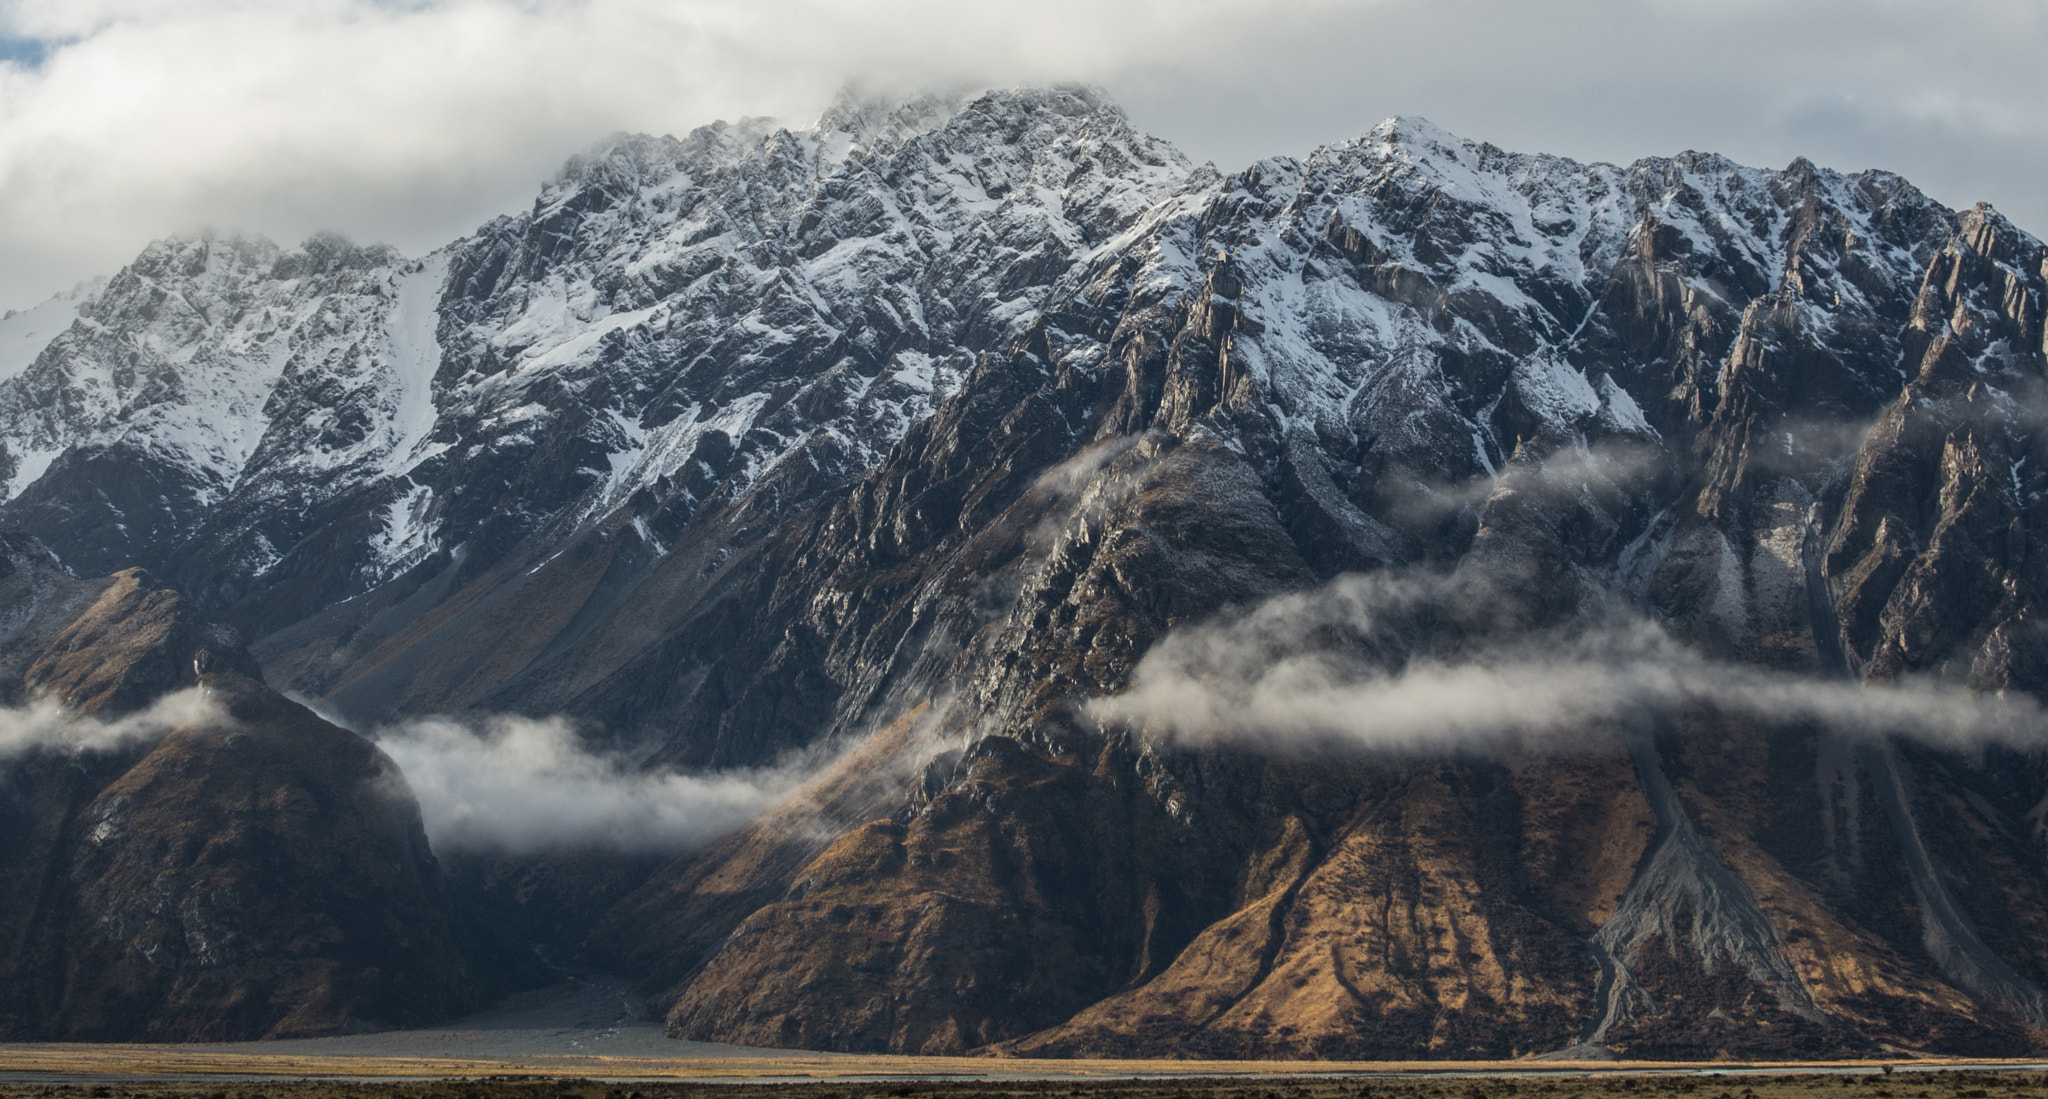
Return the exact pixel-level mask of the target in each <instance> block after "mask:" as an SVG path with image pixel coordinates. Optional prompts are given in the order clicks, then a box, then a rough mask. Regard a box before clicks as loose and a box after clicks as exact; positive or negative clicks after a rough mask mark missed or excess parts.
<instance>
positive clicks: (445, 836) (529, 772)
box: [372, 716, 817, 854]
mask: <svg viewBox="0 0 2048 1099" xmlns="http://www.w3.org/2000/svg"><path fill="white" fill-rule="evenodd" d="M372 739H374V740H375V741H376V742H377V746H378V747H380V748H382V749H383V750H384V752H385V753H386V754H387V755H389V756H390V757H391V758H392V760H393V761H394V762H396V763H397V764H398V767H399V770H400V771H401V772H403V774H404V781H405V784H406V785H407V786H408V787H410V789H411V792H412V795H413V796H414V797H415V798H416V799H418V801H419V805H420V813H421V816H422V818H423V819H424V822H425V824H426V829H427V837H428V839H429V840H430V841H431V842H432V843H433V845H434V847H435V849H436V850H440V851H458V850H467V851H504V852H511V853H514V854H525V853H531V852H535V851H545V850H571V849H577V848H604V849H610V850H624V851H659V850H678V849H683V848H688V847H692V846H695V845H698V844H701V843H704V842H706V841H708V840H711V839H714V838H716V837H717V836H720V835H722V834H724V833H726V832H729V831H732V830H733V829H735V828H738V827H740V826H741V825H744V824H746V823H747V822H748V821H750V820H752V819H754V818H755V817H756V816H758V815H760V814H761V813H762V812H763V811H764V810H766V809H768V808H769V807H770V806H771V805H773V804H775V803H776V802H777V801H778V800H779V799H781V798H783V797H785V796H787V795H789V794H791V793H792V792H794V791H796V790H797V789H798V788H799V787H800V786H802V785H803V783H804V781H805V780H806V779H808V778H809V777H810V776H811V775H812V774H814V773H815V772H816V769H817V761H814V760H800V761H792V762H790V763H788V764H786V765H784V766H780V767H767V768H759V769H753V770H744V771H725V772H718V773H713V774H703V775H688V774H677V773H674V772H646V771H641V770H638V769H637V768H635V767H633V766H632V765H631V763H630V762H629V761H628V760H626V759H624V758H621V757H619V756H615V755H610V754H606V753H603V752H600V751H596V750H593V749H592V748H590V747H588V746H587V745H586V744H585V743H584V742H583V741H582V740H581V739H580V738H578V737H577V735H576V731H575V728H574V726H573V725H572V724H571V723H570V722H569V721H568V720H566V719H563V718H525V717H514V716H491V717H479V718H469V719H457V718H452V717H429V718H420V719H417V720H413V721H407V722H403V723H400V724H396V725H392V726H389V727H386V728H383V729H380V730H378V731H377V732H376V733H375V734H374V736H373V738H372Z"/></svg>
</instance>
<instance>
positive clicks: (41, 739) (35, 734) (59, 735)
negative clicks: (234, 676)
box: [0, 687, 226, 762]
mask: <svg viewBox="0 0 2048 1099" xmlns="http://www.w3.org/2000/svg"><path fill="white" fill-rule="evenodd" d="M225 720H226V715H225V712H224V711H223V710H222V709H221V707H220V705H219V703H217V702H215V701H214V700H213V699H212V698H211V697H209V696H208V694H207V693H206V690H205V689H204V688H202V687H192V688H188V689H186V690H182V691H177V692H174V693H172V694H168V695H165V696H163V697H162V698H160V699H157V700H156V702H155V703H154V704H153V705H151V706H150V707H149V708H148V709H146V710H141V711H138V712H136V713H132V714H128V715H126V716H123V717H118V718H114V719H112V720H105V721H103V720H101V719H99V718H96V717H89V716H84V715H81V714H78V713H75V712H73V711H71V710H69V709H67V708H65V707H64V706H62V705H60V704H58V703H57V702H55V701H53V700H47V699H46V700H42V701H39V702H34V703H31V704H29V705H27V706H24V707H18V708H5V709H0V762H6V761H8V760H11V759H14V758H15V757H18V756H22V755H27V754H29V753H31V752H36V751H51V752H62V753H65V754H69V755H77V754H80V753H85V752H107V751H114V750H116V749H120V748H125V747H127V746H129V745H131V744H140V743H142V742H144V741H149V740H155V739H157V738H160V737H162V736H163V735H164V734H166V733H168V732H170V731H171V730H173V729H177V728H180V727H183V726H187V725H200V724H208V723H219V722H222V721H225Z"/></svg>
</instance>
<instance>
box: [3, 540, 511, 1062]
mask: <svg viewBox="0 0 2048 1099" xmlns="http://www.w3.org/2000/svg"><path fill="white" fill-rule="evenodd" d="M0 569H4V573H0V585H4V586H5V588H6V589H7V593H8V597H9V598H8V602H9V605H10V607H11V608H12V613H10V615H9V617H8V621H7V623H6V628H5V632H4V634H0V691H4V692H5V696H6V700H7V701H8V702H10V703H16V704H19V703H22V702H26V701H28V700H31V699H33V700H37V701H39V702H41V703H42V704H43V706H44V707H45V709H42V710H37V709H27V710H23V709H16V710H13V711H10V712H9V713H8V715H7V717H6V720H7V722H8V724H9V726H11V727H10V728H8V729H7V733H8V735H7V736H6V737H5V738H4V739H0V791H4V799H0V821H4V822H5V827H6V833H7V835H9V836H10V838H11V842H10V843H8V844H7V845H6V848H5V850H4V851H0V880H4V881H5V882H6V889H5V890H4V895H5V899H4V900H0V926H4V927H6V929H7V935H6V940H5V942H6V947H7V949H6V952H5V953H4V954H0V974H4V980H0V987H4V988H5V990H6V991H5V992H4V993H0V1033H6V1034H8V1035H10V1036H14V1037H33V1038H49V1039H72V1040H77V1039H99V1040H106V1039H121V1038H126V1039H135V1038H145V1039H153V1040H159V1041H161V1040H204V1039H216V1040H217V1039H221V1038H242V1037H255V1036H271V1037H288V1036H302V1035H316V1034H328V1033H338V1032H342V1031H349V1030H361V1029H378V1028H382V1027H389V1026H392V1025H397V1024H405V1023H423V1022H428V1021H433V1020H437V1019H440V1018H443V1017H446V1016H447V1015H449V1014H451V1013H454V1012H459V1011H462V1010H464V1009H466V1008H471V1007H475V1006H478V1005H480V1004H482V1003H486V1002H489V1000H490V999H491V998H493V997H495V996H497V995H502V994H503V993H504V992H506V991H509V990H510V989H512V988H514V987H518V986H520V985H521V984H533V983H537V982H540V981H543V980H545V979H546V970H545V969H544V968H543V967H541V966H539V965H538V964H537V963H536V962H534V961H533V960H532V959H530V958H529V957H527V956H526V954H525V951H524V950H523V949H521V948H520V947H519V946H517V945H515V944H513V943H511V942H508V941H506V940H504V938H503V935H502V932H498V931H496V930H495V929H494V928H493V927H492V926H491V925H490V924H489V923H488V922H485V921H480V920H479V919H478V918H477V917H476V916H475V915H473V914H472V913H470V912H468V911H466V910H465V908H464V907H463V906H462V905H461V904H460V903H459V902H458V901H457V900H456V899H455V898H454V897H453V896H452V895H451V891H450V890H449V889H448V888H447V886H446V885H445V884H444V883H443V881H442V877H441V872H440V869H439V867H438V866H437V864H436V862H435V859H434V856H433V854H432V853H431V852H430V851H429V850H428V848H427V840H426V835H425V833H424V832H423V831H422V829H421V826H420V817H419V808H418V806H417V805H415V804H414V803H413V801H412V798H411V795H410V794H409V793H408V792H407V791H406V789H405V785H404V780H403V778H401V777H398V776H397V769H396V768H395V767H394V766H393V765H392V763H391V761H390V760H389V759H387V758H385V757H384V755H383V753H381V752H379V751H378V750H377V749H376V747H375V746H373V745H371V744H369V743H367V742H365V741H364V740H362V739H361V738H360V737H357V736H355V735H354V734H352V733H348V732H345V731H343V730H341V729H338V728H335V727H334V726H332V725H329V724H328V723H326V722H325V721H322V720H320V719H319V718H317V717H315V716H314V715H313V714H312V713H311V712H310V711H308V710H307V709H305V708H304V707H302V706H299V705H298V704H296V703H293V702H289V701H287V700H285V699H284V698H283V697H281V696H279V695H278V694H277V693H275V692H274V691H271V690H270V689H269V688H267V687H265V686H263V684H262V670H261V669H260V668H258V667H257V666H256V662H255V661H254V660H253V659H252V658H251V657H250V656H249V655H248V652H247V651H246V650H245V649H243V648H242V647H241V645H240V644H239V642H237V641H236V640H235V638H234V637H233V635H232V633H231V632H229V631H226V630H223V629H222V628H221V627H219V626H216V625H212V624H210V623H207V622H206V621H204V620H203V619H201V618H200V617H199V616H197V615H196V614H194V612H193V611H192V608H191V606H190V604H189V603H187V602H186V601H185V600H184V599H183V598H182V597H180V596H178V595H177V594H176V593H175V592H172V591H169V590H167V589H165V588H164V587H163V586H162V585H161V584H159V583H157V582H156V581H155V580H154V579H153V578H152V577H150V576H149V575H148V574H146V573H144V572H142V571H141V570H139V569H130V570H126V571H124V572H121V573H117V574H115V575H114V576H111V577H106V578H103V579H99V580H79V579H76V578H74V577H72V576H71V575H70V574H69V573H68V572H66V571H64V570H63V569H62V568H61V567H60V566H59V565H58V564H57V562H56V560H55V559H54V558H53V557H52V556H51V555H50V553H49V551H48V550H46V549H44V548H43V547H41V546H40V545H38V544H36V543H35V542H33V541H32V540H28V539H25V538H22V537H20V536H18V535H16V536H8V537H6V539H5V542H4V556H0ZM60 713H61V714H63V715H65V716H63V717H60V716H59V714H60Z"/></svg>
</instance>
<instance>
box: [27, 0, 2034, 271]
mask: <svg viewBox="0 0 2048 1099" xmlns="http://www.w3.org/2000/svg"><path fill="white" fill-rule="evenodd" d="M2044 58H2048V0H1541V2H1538V0H1346V2H1339V0H1291V2H1288V3H1284V4H1283V3H1278V2H1273V3H1255V2H1249V0H1029V2H1024V3H1020V2H1017V0H1001V2H995V3H977V2H971V0H0V309H4V308H8V307H19V306H23V305H27V304H32V303H33V302H34V301H36V300H40V299H41V298H42V297H44V296H47V295H48V294H49V293H51V292H53V291H55V290H58V289H61V288H64V287H66V286H69V285H71V284H72V283H74V282H76V281H77V280H79V279H82V278H85V277H88V276H91V275H95V274H105V273H110V272H111V271H113V270H114V269H116V268H118V267H119V266H120V265H121V264H122V263H123V262H125V261H126V260H127V259H128V258H129V257H131V256H132V255H133V254H134V253H135V252H136V250H137V249H139V248H140V247H141V246H142V245H143V244H144V243H146V242H147V241H149V240H150V239H152V238H155V237H159V236H163V235H165V234H167V233H170V232H173V231H177V230H180V229H184V228H191V227H197V226H200V225H215V226H220V227H243V228H250V229H256V230H260V231H263V232H266V233H269V234H271V235H272V236H274V237H277V238H279V239H280V240H285V241H292V240H297V239H300V238H302V237H304V236H305V235H306V234H307V233H309V232H311V231H313V230H315V229H320V228H334V229H339V230H342V231H344V232H347V233H349V234H351V235H353V236H355V237H356V238H358V239H359V240H365V241H367V240H385V241H389V242H391V243H393V244H396V245H398V246H399V247H400V248H402V249H405V250H406V251H407V252H409V253H414V254H417V253H419V252H423V251H425V250H427V249H429V248H432V247H434V246H436V245H438V244H441V243H444V242H446V241H447V240H449V239H452V238H454V237H456V236H458V235H460V234H462V233H464V232H465V231H467V230H469V229H470V228H473V227H474V226H475V225H476V224H478V223H479V222H481V221H482V220H483V219H485V218H487V217H489V216H491V215H493V214H496V213H500V212H506V211H510V210H515V209H518V208H521V207H523V206H525V205H526V204H527V203H529V202H530V201H531V199H532V196H533V193H534V191H535V189H536V188H537V186H538V184H539V182H540V181H541V180H542V179H543V178H545V177H546V176H548V175H549V174H551V173H552V171H553V169H554V168H555V167H556V166H557V165H558V164H559V163H560V162H561V161H562V160H563V159H564V158H565V157H566V156H568V155H569V154H571V153H573V152H575V151H577V150H578V149H580V148H583V147H585V146H588V145H589V144H591V143H593V142H595V141H597V140H599V139H601V138H602V137H603V136H604V135H606V134H608V133H610V132H613V131H616V130H621V129H628V130H647V131H655V132H673V133H680V132H682V131H685V130H687V129H689V128H691V127H693V126H696V125H699V124H702V123H704V122H708V121H711V120H712V119H715V118H721V117H724V118H732V117H737V116H740V115H747V114H767V115H774V116H778V117H784V118H789V119H791V120H793V121H798V122H801V121H805V120H807V118H809V117H815V116H816V114H817V113H818V111H819V110H820V109H822V108H823V107H824V105H825V104H826V103H827V102H828V101H829V100H830V98H831V96H832V93H833V92H834V90H835V89H837V88H838V87H839V86H841V85H842V84H843V83H845V82H846V81H848V80H849V79H863V80H866V81H868V82H869V83H870V84H872V85H881V86H900V87H910V86H916V85H924V86H934V87H937V86H946V87H953V86H960V85H964V84H977V85H979V84H1011V83H1018V82H1024V81H1036V82H1049V81H1059V80H1086V81H1092V82H1095V83H1099V84H1101V85H1103V86H1104V87H1106V88H1108V89H1109V91H1110V92H1111V93H1112V94H1114V95H1115V96H1117V97H1118V98H1119V100H1120V101H1121V102H1122V103H1123V104H1124V107H1125V109H1126V110H1127V111H1129V113H1130V114H1131V116H1132V118H1133V119H1134V120H1135V121H1136V122H1137V123H1138V124H1139V125H1140V126H1142V127H1144V128H1145V129H1148V130H1150V131H1152V132H1153V133H1156V134H1158V135H1160V136H1163V137H1166V138H1168V139H1170V140H1172V141H1174V142H1175V143H1177V144H1179V145H1180V147H1181V148H1182V149H1183V150H1185V151H1186V152H1187V153H1188V155H1189V156H1191V157H1193V158H1194V159H1196V160H1198V161H1199V160H1213V161H1215V162H1216V164H1217V165H1218V166H1219V167H1222V168H1224V169H1226V170H1228V169H1234V168H1239V167H1243V166H1244V165H1246V164H1248V163H1250V162H1251V161H1253V160H1255V159H1257V158H1259V157H1261V156H1267V155H1272V154H1277V153H1291V154H1302V153H1305V152H1307V151H1308V150H1310V149H1312V148H1313V147H1314V146H1315V145H1316V144H1318V143H1320V142H1323V141H1329V140H1334V139H1340V138H1343V137H1348V136H1354V135H1356V134H1359V133H1362V132H1363V131H1365V130H1366V129H1368V128H1369V127H1370V126H1371V125H1372V124H1373V123H1374V122H1376V121H1378V120H1379V119H1381V118H1383V117H1386V116H1388V115H1392V114H1419V115H1423V116H1426V117H1428V118H1430V119H1432V120H1434V121H1436V122H1437V123H1438V124H1440V125H1442V126H1444V127H1446V128H1448V129H1450V130H1452V131H1454V132H1456V133H1459V134H1462V135H1464V136H1466V137H1470V138H1475V139H1480V140H1486V141H1491V142H1493V143H1494V144H1496V145H1500V146H1503V147H1506V148H1509V149H1515V150H1520V151H1531V152H1533V151H1544V152H1553V153H1560V154H1565V155H1569V156H1574V157H1578V158H1581V159H1600V160H1613V161H1627V160H1630V159H1633V158H1636V157H1639V156H1647V155H1656V154H1666V153H1672V152H1677V151H1680V150H1682V149H1688V148H1691V149H1711V150H1715V151H1719V152H1724V153H1727V154H1729V155H1731V156H1733V157H1735V158H1736V159H1738V160H1741V161H1744V162H1747V163H1752V164H1759V165H1766V166H1772V167H1776V166H1782V165H1783V164H1785V163H1786V162H1787V161H1789V160H1791V159H1792V158H1793V157H1794V156H1798V155H1805V156H1807V157H1810V158H1811V159H1813V160H1815V161H1817V162H1819V163H1821V164H1824V165H1827V166H1830V167H1836V168H1842V169H1846V170H1856V169H1861V168H1865V167H1883V168H1889V169H1892V170H1894V171H1898V172H1901V173H1903V174H1905V175H1906V176H1907V177H1909V178H1911V179H1912V180H1914V181H1915V182H1916V183H1918V184H1920V185H1921V186H1922V187H1923V188H1925V189H1926V190H1928V191H1929V192H1931V193H1932V194H1934V195H1935V196H1937V197H1938V198H1940V199H1942V200H1943V201H1945V202H1947V203H1949V204H1951V205H1967V204H1969V203H1972V202H1976V201H1979V200H1984V201H1989V202H1992V203H1993V204H1995V205H1997V206H1998V207H1999V208H2000V209H2002V210H2004V211H2006V212H2007V213H2008V214H2009V215H2011V216H2012V217H2013V218H2014V219H2015V220H2017V221H2018V222H2019V223H2020V224H2021V225H2022V226H2024V227H2027V228H2029V229H2031V230H2032V231H2034V232H2036V233H2043V234H2048V189H2044V187H2043V183H2042V181H2043V180H2044V178H2048V64H2044V63H2043V59H2044Z"/></svg>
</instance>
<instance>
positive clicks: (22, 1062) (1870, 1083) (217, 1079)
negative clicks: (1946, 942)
mask: <svg viewBox="0 0 2048 1099" xmlns="http://www.w3.org/2000/svg"><path fill="white" fill-rule="evenodd" d="M2042 1067H2044V1066H2042V1065H2040V1064H2039V1063H2029V1064H2026V1065H2024V1066H2022V1065H2020V1064H2019V1063H2010V1062H1999V1063H1993V1062H1928V1061H1920V1062H1912V1063H1906V1064H1900V1065H1897V1066H1894V1067H1893V1068H1892V1069H1887V1068H1886V1067H1885V1066H1881V1065H1878V1064H1872V1063H1846V1062H1837V1063H1815V1064H1809V1065H1797V1066H1794V1065H1764V1064H1735V1063H1729V1064H1709V1065H1702V1064H1656V1063H1619V1064H1617V1063H1611V1062H1589V1063H1571V1062H1540V1063H1538V1062H1529V1061H1519V1062H1493V1063H1487V1062H1454V1063H1446V1062H1412V1063H1387V1062H1313V1063H1304V1062H1256V1061H1251V1062H1247V1061H1027V1060H1019V1059H993V1058H991V1059H973V1058H913V1057H879V1056H878V1057H850V1056H826V1055H819V1056H816V1057H806V1056H803V1055H800V1054H799V1055H792V1056H785V1057H775V1058H705V1059H691V1060H684V1061H653V1060H649V1059H643V1058H607V1057H540V1058H533V1059H531V1060H528V1061H491V1062H483V1061H462V1060H456V1059H440V1058H380V1057H329V1058H320V1057H299V1056H275V1057H273V1056H268V1055H262V1054H239V1053H238V1054H227V1055H224V1054H221V1053H218V1052H213V1051H202V1050H189V1049H188V1050H181V1049H180V1048H179V1047H175V1046H114V1045H109V1046H81V1045H70V1044H64V1045H55V1044H51V1045H33V1044H28V1045H0V1099H912V1097H914V1099H1667V1097H1668V1099H2048V1073H2044V1072H2042V1071H2038V1070H2039V1069H2041V1068H2042Z"/></svg>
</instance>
